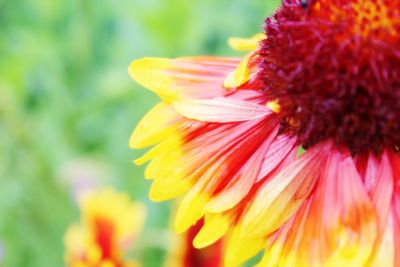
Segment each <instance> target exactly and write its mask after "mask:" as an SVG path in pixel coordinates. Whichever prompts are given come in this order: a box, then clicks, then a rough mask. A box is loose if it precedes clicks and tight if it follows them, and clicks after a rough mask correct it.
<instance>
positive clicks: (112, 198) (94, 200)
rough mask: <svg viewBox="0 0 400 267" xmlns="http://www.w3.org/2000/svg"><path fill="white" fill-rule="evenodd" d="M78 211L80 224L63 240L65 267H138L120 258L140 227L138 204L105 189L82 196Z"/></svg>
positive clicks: (127, 197) (73, 227)
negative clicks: (80, 214)
mask: <svg viewBox="0 0 400 267" xmlns="http://www.w3.org/2000/svg"><path fill="white" fill-rule="evenodd" d="M80 209H81V213H82V222H81V223H80V224H79V225H73V226H71V227H70V228H69V229H68V231H67V233H66V236H65V244H66V256H65V257H66V263H67V266H71V267H92V266H93V267H94V266H96V267H97V266H100V267H134V266H138V265H136V263H134V262H133V261H127V260H125V259H124V257H123V256H124V252H125V251H126V250H127V249H128V248H129V246H130V245H131V243H132V242H133V241H134V239H135V237H136V235H137V234H138V232H139V231H140V229H141V227H142V224H143V221H144V216H145V210H144V207H143V206H142V205H141V204H138V203H132V202H131V201H130V199H129V196H128V195H126V194H123V193H118V192H115V191H114V190H113V189H110V188H106V189H103V190H99V191H93V192H91V193H89V194H87V195H86V196H84V197H83V198H82V201H81V203H80Z"/></svg>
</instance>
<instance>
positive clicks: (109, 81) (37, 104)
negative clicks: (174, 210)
mask: <svg viewBox="0 0 400 267" xmlns="http://www.w3.org/2000/svg"><path fill="white" fill-rule="evenodd" d="M278 2H279V0H112V1H111V0H108V1H107V0H57V1H55V0H36V1H35V0H34V1H29V0H28V1H27V0H0V266H2V267H55V266H63V253H64V245H63V235H64V233H65V230H66V229H67V227H68V225H70V224H71V223H73V222H76V221H77V220H79V210H78V208H77V206H76V203H75V201H74V193H75V191H76V190H77V188H80V187H90V186H93V185H103V184H109V185H113V186H115V187H116V188H118V189H120V190H123V191H126V192H129V194H130V195H131V197H132V198H133V199H134V200H138V201H142V202H144V203H145V205H146V206H147V209H148V217H147V220H146V224H145V228H144V230H143V232H142V234H141V236H140V240H139V242H137V244H136V245H135V246H134V249H133V252H132V253H133V254H134V257H135V258H137V259H139V260H140V261H141V262H142V263H143V266H145V267H159V266H162V263H163V260H164V258H165V253H166V251H167V250H168V248H169V246H170V237H171V236H172V235H173V233H172V232H171V231H170V230H169V224H170V218H169V217H170V213H171V208H170V207H171V206H172V203H163V204H155V203H151V202H149V201H148V200H147V190H148V188H149V182H148V181H145V180H144V179H143V177H142V173H143V168H141V167H137V166H135V165H133V164H132V162H131V160H132V159H135V158H136V157H138V156H139V155H140V154H141V153H142V151H132V150H130V149H129V148H128V145H127V144H128V140H129V136H130V134H131V132H132V130H133V128H134V126H135V125H136V123H137V122H138V121H139V119H140V118H141V117H142V116H143V115H144V114H145V112H146V111H147V110H148V109H149V108H150V107H151V106H152V105H154V104H155V103H156V102H157V98H156V97H155V96H154V95H152V94H151V93H149V92H148V91H146V90H145V89H143V88H140V86H138V85H137V84H135V83H134V82H133V81H132V80H131V78H130V77H129V75H128V73H127V67H128V65H129V63H130V62H131V61H132V60H133V59H137V58H140V57H143V56H163V57H177V56H183V55H203V54H207V55H209V54H210V55H238V54H237V53H235V52H233V51H231V50H230V49H229V48H228V47H227V45H226V40H227V38H228V37H230V36H242V37H248V36H251V35H253V34H254V33H257V32H260V31H261V30H262V28H261V27H262V24H263V19H264V17H265V16H266V15H268V14H270V13H271V12H273V10H274V9H275V8H276V6H277V5H278ZM249 265H251V263H249Z"/></svg>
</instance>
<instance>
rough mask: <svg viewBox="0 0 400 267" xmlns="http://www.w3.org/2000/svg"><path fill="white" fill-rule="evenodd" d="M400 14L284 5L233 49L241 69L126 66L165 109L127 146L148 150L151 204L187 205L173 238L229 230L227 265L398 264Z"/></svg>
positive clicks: (365, 6) (385, 7)
mask: <svg viewBox="0 0 400 267" xmlns="http://www.w3.org/2000/svg"><path fill="white" fill-rule="evenodd" d="M399 12H400V3H399V2H398V1H391V0H376V1H361V0H347V1H344V0H315V1H299V0H285V1H283V3H282V6H281V7H280V8H279V10H278V11H277V12H276V14H275V15H274V16H273V17H271V18H268V19H267V20H266V26H265V35H262V36H263V40H262V41H261V42H259V43H257V40H258V38H257V37H254V38H252V39H251V40H241V39H233V40H231V43H232V44H233V45H234V46H235V47H236V48H254V47H255V50H252V51H250V52H249V54H247V55H246V56H245V57H244V58H243V59H241V60H239V59H236V58H214V57H194V58H180V59H175V60H169V59H154V58H145V59H142V60H139V61H135V62H133V63H132V65H131V66H130V69H129V71H130V74H131V75H132V77H133V78H134V79H135V80H136V81H138V82H139V83H140V84H142V85H143V86H144V87H147V88H149V89H150V90H152V91H154V92H155V93H157V94H158V95H159V96H160V97H161V99H162V102H161V103H160V104H158V105H157V106H156V107H155V108H153V109H152V110H151V111H150V112H149V113H148V114H147V115H146V116H145V117H144V119H143V120H142V121H141V122H140V123H139V125H138V127H137V128H136V130H135V131H134V133H133V135H132V138H131V141H130V145H131V147H133V148H142V147H146V146H153V148H152V149H151V150H150V151H149V152H147V153H146V154H145V155H144V156H143V157H142V158H140V159H138V160H137V161H136V163H138V164H142V163H145V162H147V161H150V163H149V165H148V167H147V168H146V171H145V176H146V178H148V179H152V180H153V184H152V187H151V189H150V198H151V199H153V200H155V201H163V200H167V199H171V198H175V197H178V196H181V195H183V196H184V197H183V200H182V202H181V204H180V207H179V210H178V212H177V215H176V221H175V226H176V229H177V231H178V232H184V231H185V230H187V229H189V228H190V227H191V226H192V225H194V224H196V222H198V221H199V220H201V219H203V218H204V226H203V227H202V229H201V230H200V231H199V233H198V234H197V236H196V237H195V238H194V241H193V243H194V246H196V247H198V248H201V247H205V246H208V245H210V244H212V243H214V242H215V241H217V240H219V239H220V238H221V237H223V236H226V235H229V241H228V244H227V251H226V256H225V263H226V266H237V265H239V264H240V263H242V262H244V261H245V260H247V259H249V258H250V257H252V256H253V255H255V254H257V252H258V251H260V250H261V249H265V254H264V258H263V260H262V261H261V262H260V263H259V265H258V266H260V267H264V266H288V267H289V266H304V267H309V266H311V267H313V266H316V267H318V266H349V267H350V266H351V267H353V266H356V267H358V266H360V267H361V266H362V267H363V266H399V265H400V239H399V238H398V235H399V234H400V232H399V230H400V206H399V205H400V202H399V200H400V186H399V185H400V155H399V145H400V144H399V141H400V135H399V134H398V133H399V130H400V115H399V114H400V105H399V101H400V71H399V68H398V66H399V65H400V56H399V55H400V54H399V51H400V39H399V31H400V22H399V16H398V15H399ZM258 36H260V35H258ZM251 41H255V42H254V44H255V45H251ZM301 147H302V149H300V148H301Z"/></svg>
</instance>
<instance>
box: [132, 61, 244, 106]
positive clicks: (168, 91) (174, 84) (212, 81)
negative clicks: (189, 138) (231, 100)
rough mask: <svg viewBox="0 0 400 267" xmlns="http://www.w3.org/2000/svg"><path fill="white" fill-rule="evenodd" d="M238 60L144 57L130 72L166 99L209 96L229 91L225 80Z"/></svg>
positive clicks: (141, 82)
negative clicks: (224, 86)
mask: <svg viewBox="0 0 400 267" xmlns="http://www.w3.org/2000/svg"><path fill="white" fill-rule="evenodd" d="M238 63H239V60H238V59H235V58H218V57H191V58H179V59H165V58H143V59H140V60H136V61H134V62H132V64H131V65H130V67H129V74H130V75H131V76H132V78H133V79H134V80H136V81H137V82H138V83H140V84H141V85H142V86H144V87H146V88H148V89H149V90H151V91H153V92H155V93H156V94H157V95H159V96H160V97H161V98H162V99H164V100H166V101H171V100H176V99H181V98H209V97H216V96H221V95H225V94H226V93H227V91H226V90H225V89H224V88H223V82H224V79H225V77H226V75H227V74H228V73H230V72H231V71H233V70H234V69H235V68H236V66H237V64H238Z"/></svg>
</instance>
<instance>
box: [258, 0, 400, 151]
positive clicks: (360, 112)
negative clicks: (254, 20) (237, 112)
mask: <svg viewBox="0 0 400 267" xmlns="http://www.w3.org/2000/svg"><path fill="white" fill-rule="evenodd" d="M300 2H301V1H299V0H287V1H284V3H283V4H282V7H281V8H280V10H279V11H278V12H277V13H276V14H275V15H274V16H273V17H272V18H268V19H267V20H266V26H265V31H266V36H267V38H266V39H265V40H263V41H262V43H261V47H260V49H259V52H258V55H259V66H260V71H259V73H258V77H259V78H260V79H261V80H262V81H263V85H264V88H265V92H266V94H267V96H268V97H269V99H270V100H271V101H274V103H279V113H278V114H279V115H280V118H281V125H282V131H286V132H291V133H293V134H296V135H297V136H298V137H299V139H300V141H301V142H302V143H303V145H304V147H306V148H307V147H310V146H312V145H314V144H316V143H317V142H320V141H322V140H324V139H328V138H330V139H333V140H334V141H335V142H336V144H337V145H339V146H346V147H348V148H349V149H350V150H351V151H352V153H353V154H357V153H364V152H368V151H373V152H374V153H380V152H381V151H382V149H384V148H387V147H390V148H393V149H396V150H398V148H399V146H400V38H399V32H400V2H398V1H397V0H393V1H391V0H376V1H372V0H371V1H365V0H315V1H309V2H312V3H310V4H308V5H307V6H306V7H304V5H301V3H300Z"/></svg>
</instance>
